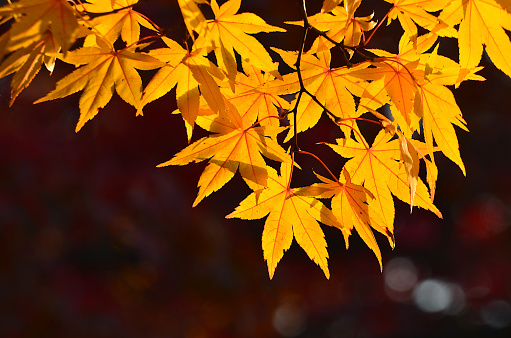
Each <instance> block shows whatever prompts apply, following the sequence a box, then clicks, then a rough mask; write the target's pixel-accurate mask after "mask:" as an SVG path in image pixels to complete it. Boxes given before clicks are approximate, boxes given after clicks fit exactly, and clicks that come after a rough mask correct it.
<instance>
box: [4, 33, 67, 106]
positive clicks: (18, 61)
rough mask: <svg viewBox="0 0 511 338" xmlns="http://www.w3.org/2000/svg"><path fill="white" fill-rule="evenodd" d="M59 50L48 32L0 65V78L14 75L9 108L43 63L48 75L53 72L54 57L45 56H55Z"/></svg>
mask: <svg viewBox="0 0 511 338" xmlns="http://www.w3.org/2000/svg"><path fill="white" fill-rule="evenodd" d="M59 49H60V46H58V44H57V41H55V39H54V38H53V35H52V34H51V32H48V33H46V34H44V35H43V36H42V39H41V40H40V41H35V42H34V43H32V44H31V45H29V46H27V47H23V48H20V49H19V50H17V51H16V52H14V53H12V54H11V55H9V56H8V57H7V58H6V59H5V60H4V61H3V62H2V63H1V64H0V77H4V76H7V75H9V74H12V73H15V74H14V76H13V78H12V82H11V100H10V102H9V106H11V105H12V104H13V103H14V100H15V99H16V97H17V96H18V95H19V94H20V93H21V91H22V90H23V89H25V88H26V87H27V86H28V85H29V84H30V83H31V82H32V80H33V79H34V77H35V76H36V75H37V73H38V72H39V70H40V69H41V66H42V64H43V62H44V63H45V65H46V68H47V69H48V70H49V71H50V73H51V72H52V71H53V68H54V66H55V57H54V56H47V55H46V54H55V53H57V52H58V51H59Z"/></svg>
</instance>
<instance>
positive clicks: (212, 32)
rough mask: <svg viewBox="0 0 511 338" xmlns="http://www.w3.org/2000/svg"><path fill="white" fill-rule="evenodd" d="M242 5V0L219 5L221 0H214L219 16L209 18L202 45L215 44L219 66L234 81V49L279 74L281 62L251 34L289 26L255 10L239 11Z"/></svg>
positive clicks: (212, 6)
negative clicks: (267, 19)
mask: <svg viewBox="0 0 511 338" xmlns="http://www.w3.org/2000/svg"><path fill="white" fill-rule="evenodd" d="M240 5H241V0H229V1H227V2H225V3H224V4H223V5H222V6H220V7H219V6H218V3H217V1H216V0H212V1H211V9H212V10H213V13H214V14H215V19H213V20H208V21H207V25H208V26H207V27H208V30H207V34H206V35H205V36H203V37H204V39H203V40H201V42H197V44H198V47H201V46H203V44H209V43H211V44H212V45H213V47H214V48H215V56H216V58H217V60H218V66H219V67H220V68H221V69H222V70H224V71H225V72H226V74H227V78H228V79H229V80H230V81H231V82H234V79H235V77H236V74H237V66H236V59H235V56H234V52H233V50H236V52H238V54H240V55H241V56H242V58H243V61H245V62H248V63H250V64H252V65H253V66H255V67H257V68H259V69H261V70H262V71H264V72H269V73H274V74H278V73H277V64H275V63H274V62H273V61H272V58H271V57H270V55H269V54H268V52H267V51H266V49H265V48H264V47H263V45H261V43H260V42H259V41H257V39H256V38H254V37H253V36H251V35H249V34H255V33H260V32H285V31H286V30H285V29H283V28H279V27H275V26H271V25H268V24H267V23H266V22H265V21H264V20H263V19H261V18H260V17H259V16H257V15H255V14H253V13H241V14H236V13H237V12H238V10H239V8H240Z"/></svg>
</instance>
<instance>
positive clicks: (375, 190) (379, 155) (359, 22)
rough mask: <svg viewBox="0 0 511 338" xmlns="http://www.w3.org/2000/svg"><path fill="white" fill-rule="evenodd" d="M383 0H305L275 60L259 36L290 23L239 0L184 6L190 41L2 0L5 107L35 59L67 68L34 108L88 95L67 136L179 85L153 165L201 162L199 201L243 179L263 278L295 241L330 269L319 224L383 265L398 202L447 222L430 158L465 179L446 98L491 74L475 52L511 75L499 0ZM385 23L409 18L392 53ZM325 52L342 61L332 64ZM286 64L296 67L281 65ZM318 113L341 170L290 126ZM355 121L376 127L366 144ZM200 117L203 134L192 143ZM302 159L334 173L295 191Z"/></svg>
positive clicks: (105, 18) (110, 17)
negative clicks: (269, 19)
mask: <svg viewBox="0 0 511 338" xmlns="http://www.w3.org/2000/svg"><path fill="white" fill-rule="evenodd" d="M385 1H386V2H388V3H389V6H388V7H389V9H388V11H387V13H373V14H371V15H365V16H358V13H357V12H358V9H359V7H360V4H361V2H362V0H344V1H341V0H324V1H323V6H322V8H321V10H320V12H318V13H314V14H313V15H309V13H308V12H307V3H306V0H301V1H299V3H300V8H301V11H302V20H300V21H289V22H285V24H287V25H295V26H299V27H301V29H302V33H303V34H302V40H301V41H296V50H291V51H286V50H282V49H278V48H272V50H273V52H272V54H270V52H269V51H268V49H267V47H265V46H263V44H261V43H260V42H259V41H258V39H257V38H256V37H255V36H254V35H256V34H259V33H280V34H285V32H286V29H285V28H283V27H276V26H272V25H269V24H267V23H266V21H265V20H264V19H262V18H261V17H260V16H258V15H256V14H254V13H248V12H242V13H240V6H241V0H228V1H225V2H223V3H222V4H219V3H218V2H217V0H211V2H209V3H208V2H207V1H203V0H178V4H179V8H180V10H181V14H182V17H183V23H184V25H185V26H186V31H187V34H188V35H187V37H186V40H187V43H186V44H185V45H183V44H181V43H179V42H177V41H175V40H173V39H171V38H170V37H167V36H165V31H164V30H162V29H161V28H160V27H159V26H158V25H157V24H156V23H154V22H153V21H152V20H151V19H150V18H148V17H146V16H145V15H144V14H142V13H139V12H138V11H137V10H136V8H137V3H138V0H88V1H78V2H74V3H72V2H68V1H66V0H19V1H15V2H12V3H10V4H8V5H5V6H3V7H0V24H2V25H3V27H4V28H5V29H4V33H3V34H2V35H1V36H0V60H1V63H0V76H1V77H5V76H8V75H11V74H14V75H13V76H12V82H11V89H12V91H11V104H12V103H13V102H14V100H15V99H16V97H17V96H18V95H19V94H20V93H21V92H22V91H23V90H24V89H25V88H26V87H28V86H29V85H30V83H31V82H32V80H33V79H34V77H35V76H36V75H37V74H38V72H39V70H40V69H41V67H42V65H43V64H44V65H45V66H46V68H47V69H48V71H49V72H50V73H51V72H52V71H53V69H54V67H55V66H56V60H57V59H58V60H60V61H63V62H65V63H69V64H72V65H74V66H76V67H77V68H76V69H75V70H74V71H72V72H71V73H69V74H68V75H66V76H65V77H64V78H62V79H60V80H59V81H58V82H57V83H56V87H55V89H54V90H52V91H51V92H50V93H48V94H47V95H45V96H44V97H42V98H40V99H38V100H37V101H36V102H35V103H39V102H44V101H49V100H54V99H58V98H63V97H66V96H68V95H71V94H74V93H77V92H81V94H80V99H79V108H80V118H79V121H78V123H77V126H76V131H79V130H80V129H81V128H82V127H83V126H84V125H85V123H87V122H88V121H89V120H91V119H93V118H94V117H95V116H96V115H97V114H98V112H99V110H100V109H102V108H104V107H105V106H106V105H107V104H108V102H109V101H110V100H111V98H112V96H113V94H114V91H115V92H116V93H117V94H118V95H119V96H120V97H121V98H122V99H123V100H124V101H125V102H127V103H128V104H130V105H131V106H133V107H134V112H136V114H137V115H143V110H144V107H145V106H146V105H148V104H150V103H151V102H153V101H155V100H157V99H159V98H161V97H163V96H164V95H167V94H168V93H169V92H171V90H172V89H173V88H176V90H175V100H176V103H177V110H176V111H175V112H174V113H176V114H180V115H181V117H182V119H183V123H184V127H185V129H186V132H187V136H188V143H189V145H188V146H186V147H185V148H184V149H182V150H181V151H180V152H178V153H177V154H175V155H174V156H173V157H172V158H171V159H170V160H168V161H167V162H164V163H161V164H160V165H159V166H168V165H186V164H189V163H191V162H201V161H206V160H207V161H208V163H207V165H206V166H205V169H204V171H203V172H202V175H201V176H200V178H199V182H198V188H199V191H198V194H197V198H196V199H195V202H194V203H193V206H195V205H197V204H198V203H200V202H201V201H202V200H203V199H204V198H206V197H208V196H209V195H211V194H212V193H214V192H215V191H217V190H218V189H220V188H222V187H223V186H224V185H226V183H228V182H229V181H230V180H231V179H232V177H233V176H234V175H235V174H236V173H237V172H239V174H240V175H241V177H242V178H243V180H244V181H245V182H246V184H247V185H248V187H249V188H250V189H251V190H252V191H253V192H252V193H251V194H250V195H249V196H248V197H246V198H245V199H244V200H243V201H242V202H241V203H240V204H239V206H238V207H237V208H236V209H235V210H234V211H233V212H232V213H230V214H229V215H227V218H234V217H237V218H242V219H259V218H264V217H267V218H266V221H265V225H264V230H263V235H262V247H263V254H264V259H265V260H266V261H267V264H268V271H269V275H270V278H272V277H273V274H274V272H275V268H276V266H277V263H278V262H279V261H280V260H281V258H282V257H283V255H284V252H285V251H286V250H287V249H289V247H290V245H291V243H292V241H293V238H294V239H296V241H297V242H298V244H299V245H300V246H301V247H302V248H303V249H304V250H305V252H306V253H307V254H308V256H309V257H310V258H311V260H313V261H314V262H316V263H317V264H318V265H319V266H320V267H321V269H322V270H323V271H324V273H325V275H326V276H327V277H329V270H328V263H327V259H328V252H327V243H326V240H325V238H324V233H323V230H322V228H321V226H320V223H322V224H324V225H327V226H331V227H335V228H337V229H339V230H340V233H341V234H342V235H343V236H344V239H345V243H346V247H348V243H349V236H350V235H351V234H352V231H353V229H355V231H356V232H357V233H358V234H359V235H360V237H361V238H362V240H363V241H364V242H365V243H366V244H367V246H368V247H369V248H370V249H371V250H372V251H373V252H374V253H375V255H376V257H377V259H378V262H379V264H380V268H381V266H382V258H381V253H380V249H379V246H378V244H377V242H376V239H375V236H374V233H373V231H374V230H376V231H377V232H379V233H381V234H383V236H385V237H386V238H387V239H388V241H389V243H390V245H391V247H394V245H395V240H394V235H393V232H394V226H393V224H394V218H395V212H394V197H397V198H398V199H400V200H402V201H403V202H405V203H408V204H409V205H410V210H411V209H412V207H413V206H417V207H421V208H424V209H427V210H430V211H432V212H433V213H435V214H436V215H438V216H439V217H441V213H440V211H439V210H438V209H437V208H436V207H435V205H434V204H433V200H434V192H435V187H436V180H437V176H438V169H437V166H436V161H435V156H437V154H436V153H438V152H441V153H443V154H444V155H445V156H446V157H447V158H449V159H450V160H451V161H452V162H454V163H455V164H456V165H457V166H458V167H459V168H460V169H461V171H462V172H463V174H465V167H464V164H463V161H462V159H461V155H460V150H459V145H458V139H457V136H456V130H455V126H456V127H458V128H460V129H463V130H468V129H467V127H466V122H465V121H464V119H463V117H462V113H461V111H460V109H459V107H458V105H457V103H456V100H455V97H454V94H453V91H454V90H455V89H456V88H457V87H458V86H459V85H460V84H461V83H462V82H464V81H467V80H476V81H482V80H484V78H482V77H481V76H480V75H478V74H477V72H478V71H479V70H480V69H481V68H482V67H479V66H478V65H479V63H480V59H481V56H482V51H483V46H485V48H486V52H487V54H488V55H489V57H490V59H491V60H492V62H493V64H494V65H495V66H496V67H497V68H499V69H500V70H502V71H503V72H504V73H505V74H507V75H508V76H511V61H510V58H509V55H511V42H510V39H509V36H508V35H507V33H506V31H505V30H511V13H510V12H509V8H510V6H508V5H506V2H505V1H500V0H499V1H497V0H426V1H420V2H418V1H414V0H385ZM205 9H208V10H207V11H206V10H205ZM204 13H212V16H211V17H207V15H205V14H204ZM395 21H397V22H395ZM384 24H386V25H387V26H388V25H390V24H393V25H396V24H399V25H400V26H401V27H402V30H403V34H402V37H401V39H400V41H399V45H398V47H397V48H396V49H397V50H398V53H397V54H393V53H391V52H390V51H387V50H381V49H374V48H370V46H371V41H372V40H373V35H374V33H375V32H376V31H382V30H384V29H385V28H384V26H385V25H384ZM308 37H312V39H313V41H312V43H311V44H310V47H309V48H306V41H307V39H308ZM444 39H457V41H458V46H459V62H457V61H455V60H452V59H450V58H448V57H446V56H444V55H441V54H440V53H439V44H440V43H441V42H442V41H443V40H444ZM157 41H159V42H160V44H155V43H154V42H157ZM155 45H156V46H160V47H153V46H155ZM119 46H121V48H119ZM333 51H335V52H333ZM272 55H273V57H272ZM277 55H278V57H277ZM332 55H340V57H339V58H340V59H339V60H336V62H332ZM277 61H278V62H277ZM279 62H280V63H282V62H284V63H286V64H287V65H288V66H289V67H291V69H293V71H292V72H289V73H287V74H281V73H280V72H279V69H282V68H281V67H279V66H281V64H280V65H279ZM333 64H336V65H337V64H342V66H335V67H334V66H332V65H333ZM147 70H157V71H156V72H155V74H154V75H153V76H152V78H151V79H150V81H149V82H148V83H147V84H146V85H145V86H143V83H142V80H141V76H140V71H147ZM384 113H385V114H384ZM323 114H326V115H327V116H328V117H329V118H330V120H331V122H332V124H331V126H332V129H333V130H338V132H339V135H342V137H340V138H338V139H337V140H336V143H335V144H326V145H327V146H328V147H330V148H331V149H332V150H333V151H334V153H335V154H337V155H338V156H339V159H338V160H339V161H345V164H344V166H343V168H342V170H341V171H340V172H339V173H333V172H332V171H331V170H330V169H329V168H328V167H327V166H326V165H325V164H324V163H323V161H322V160H321V159H319V158H318V157H317V156H316V155H314V154H313V153H310V152H307V151H305V150H302V149H301V148H300V147H299V143H298V139H299V136H300V135H299V134H300V133H304V132H307V131H308V130H310V129H312V128H314V126H316V124H317V123H318V121H319V120H320V118H321V117H322V115H323ZM284 121H288V123H284ZM364 124H375V125H377V126H378V127H379V128H380V132H379V133H378V134H377V136H376V138H375V139H374V140H373V141H372V142H369V141H367V140H366V137H365V136H364V133H363V130H364V128H363V127H362V126H363V125H364ZM196 126H198V127H200V128H202V129H204V130H205V131H207V132H209V135H208V136H206V137H203V138H201V139H199V140H196V141H193V142H192V138H193V131H194V129H195V128H196ZM280 133H285V136H282V137H279V134H280ZM283 135H284V134H283ZM286 143H287V145H285V144H286ZM286 149H287V150H286ZM299 156H312V157H314V158H315V159H316V160H317V161H318V162H319V163H320V164H321V165H322V166H323V169H324V170H325V172H326V173H328V177H325V176H321V175H319V174H316V176H317V179H318V182H317V183H313V184H311V185H309V186H305V187H292V186H291V179H292V177H293V172H294V171H296V170H298V169H301V167H300V166H299V165H298V157H299ZM421 162H422V163H423V165H422V166H423V168H425V169H426V173H425V174H424V175H421V176H422V177H425V182H424V181H423V180H422V179H421V178H420V177H419V168H420V167H421ZM272 163H273V164H272ZM274 163H280V165H279V167H278V168H277V167H276V166H275V164H274ZM277 169H279V170H278V171H277ZM322 199H323V200H324V199H328V200H329V203H327V204H326V205H325V204H323V202H321V200H322ZM327 205H330V206H331V207H328V206H327Z"/></svg>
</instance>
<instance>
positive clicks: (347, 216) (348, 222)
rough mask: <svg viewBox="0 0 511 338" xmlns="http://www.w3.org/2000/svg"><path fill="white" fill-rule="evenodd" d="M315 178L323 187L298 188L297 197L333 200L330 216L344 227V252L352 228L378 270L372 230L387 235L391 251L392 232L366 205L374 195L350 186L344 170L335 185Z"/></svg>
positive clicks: (380, 262) (347, 175)
mask: <svg viewBox="0 0 511 338" xmlns="http://www.w3.org/2000/svg"><path fill="white" fill-rule="evenodd" d="M316 176H317V177H318V178H319V179H320V180H321V181H322V183H315V184H313V185H311V186H309V187H305V188H300V189H298V190H297V192H296V193H297V194H298V195H300V196H303V195H305V196H311V197H316V198H330V197H332V212H333V214H334V216H336V217H337V219H338V220H339V222H340V223H341V225H342V226H343V228H342V229H341V230H343V235H344V240H345V242H346V248H348V245H349V244H348V236H349V235H350V234H351V230H352V229H353V227H355V230H356V231H357V233H358V234H359V235H360V237H361V238H362V240H363V241H364V242H365V243H366V245H367V246H368V247H369V248H370V249H371V250H373V252H374V254H375V255H376V258H378V262H379V264H380V270H381V269H382V260H381V252H380V248H379V247H378V243H377V242H376V238H375V237H374V234H373V232H372V230H371V227H373V228H374V229H376V230H378V231H379V232H381V233H383V234H384V235H386V236H387V237H388V238H389V241H390V243H391V246H392V247H394V235H393V234H392V230H389V229H388V228H386V227H385V225H384V224H382V220H381V217H380V216H379V215H378V214H377V213H374V212H373V211H372V209H371V208H370V204H369V202H370V201H372V200H373V199H374V196H373V194H372V193H371V192H370V191H369V190H367V189H366V188H364V187H363V186H361V185H357V184H353V183H352V182H351V178H350V175H349V173H348V171H347V170H343V171H342V175H341V177H339V180H337V181H332V180H330V179H327V178H325V177H322V176H320V175H318V174H316Z"/></svg>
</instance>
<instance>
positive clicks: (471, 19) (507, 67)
mask: <svg viewBox="0 0 511 338" xmlns="http://www.w3.org/2000/svg"><path fill="white" fill-rule="evenodd" d="M502 3H505V2H504V1H502ZM508 8H509V5H508ZM439 18H440V19H442V20H444V21H445V22H446V23H448V24H449V25H451V26H454V25H456V24H458V23H459V38H458V44H459V50H460V64H461V66H463V67H465V68H473V67H476V66H477V65H478V64H479V61H480V60H481V56H482V54H483V45H485V46H486V52H487V53H488V56H489V57H490V59H491V61H492V62H493V64H494V65H495V66H496V67H497V68H498V69H500V70H501V71H503V72H504V73H505V74H507V75H508V76H509V77H511V60H510V58H509V55H510V54H511V41H510V40H509V36H508V35H507V34H506V32H505V30H504V28H505V29H507V30H511V25H510V24H509V23H510V22H511V14H510V13H509V12H507V11H506V10H505V9H504V8H502V7H501V6H500V5H499V4H498V3H496V2H495V1H493V0H453V1H451V2H450V3H449V5H448V6H446V7H445V8H444V10H443V11H442V13H440V16H439Z"/></svg>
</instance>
